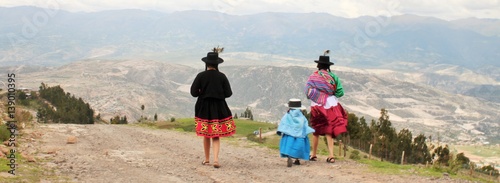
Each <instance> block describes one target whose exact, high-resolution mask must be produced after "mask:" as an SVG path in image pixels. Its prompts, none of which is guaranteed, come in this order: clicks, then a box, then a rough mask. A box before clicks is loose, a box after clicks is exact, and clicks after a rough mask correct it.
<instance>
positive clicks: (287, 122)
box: [277, 109, 314, 138]
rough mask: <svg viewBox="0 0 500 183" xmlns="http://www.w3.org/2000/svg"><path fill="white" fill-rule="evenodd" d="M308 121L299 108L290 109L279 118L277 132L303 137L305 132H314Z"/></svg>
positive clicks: (305, 134)
mask: <svg viewBox="0 0 500 183" xmlns="http://www.w3.org/2000/svg"><path fill="white" fill-rule="evenodd" d="M308 123H309V122H308V121H307V119H306V117H305V116H304V114H302V111H300V110H299V109H290V110H289V111H288V112H287V113H286V114H285V115H284V116H283V117H282V118H281V121H280V124H279V125H278V130H277V134H278V135H280V134H281V133H284V134H287V135H290V136H292V137H297V138H305V137H306V136H307V134H309V133H313V132H314V129H312V128H311V127H309V124H308Z"/></svg>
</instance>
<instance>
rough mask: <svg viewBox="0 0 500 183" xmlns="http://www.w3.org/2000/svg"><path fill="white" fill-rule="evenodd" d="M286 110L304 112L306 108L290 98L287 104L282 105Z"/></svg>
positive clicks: (298, 100)
mask: <svg viewBox="0 0 500 183" xmlns="http://www.w3.org/2000/svg"><path fill="white" fill-rule="evenodd" d="M284 105H285V106H287V107H288V108H292V109H301V110H305V109H306V107H305V106H303V105H302V102H301V101H300V99H298V98H292V99H290V100H288V103H286V104H284Z"/></svg>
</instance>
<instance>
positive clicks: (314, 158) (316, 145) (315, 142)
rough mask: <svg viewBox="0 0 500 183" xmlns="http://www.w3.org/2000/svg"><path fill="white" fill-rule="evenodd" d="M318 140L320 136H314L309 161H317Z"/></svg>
mask: <svg viewBox="0 0 500 183" xmlns="http://www.w3.org/2000/svg"><path fill="white" fill-rule="evenodd" d="M318 140H319V135H313V144H312V146H313V147H312V154H311V157H310V158H309V160H311V161H316V152H317V151H318Z"/></svg>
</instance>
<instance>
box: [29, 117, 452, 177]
mask: <svg viewBox="0 0 500 183" xmlns="http://www.w3.org/2000/svg"><path fill="white" fill-rule="evenodd" d="M30 133H40V134H41V136H40V138H38V139H35V140H34V142H32V143H33V144H32V145H33V146H34V147H35V148H34V149H33V150H32V152H33V153H35V157H36V158H37V159H38V160H42V159H45V160H47V162H44V163H43V166H46V167H50V168H53V169H56V174H58V175H60V176H65V177H68V178H69V180H70V181H74V182H162V183H164V182H308V183H314V182H322V183H323V182H336V183H343V182H350V183H352V182H374V183H377V182H380V183H387V182H454V181H453V180H450V179H449V178H446V177H445V178H439V179H435V178H428V177H419V176H408V175H405V176H396V175H390V176H388V175H378V174H376V173H373V172H369V171H368V170H367V167H365V165H363V164H359V163H357V162H354V161H351V160H342V161H337V162H336V163H334V164H328V163H326V162H325V161H324V159H325V158H326V157H319V161H316V162H303V163H302V165H294V166H293V167H290V168H288V167H286V160H285V159H283V158H280V157H279V154H278V151H277V150H272V149H268V148H263V147H258V146H256V145H255V144H253V143H251V142H248V141H246V140H244V139H235V138H232V139H230V138H223V139H222V141H221V154H220V164H221V165H222V167H221V168H219V169H215V168H213V166H208V165H201V162H202V160H203V159H204V155H203V147H202V139H201V137H196V136H195V135H194V133H187V132H178V131H171V130H159V129H151V128H146V127H138V126H131V125H67V124H50V125H38V126H37V127H36V128H35V129H34V130H33V131H31V132H30ZM69 136H76V138H77V142H76V143H75V144H67V143H66V142H67V138H68V137H69ZM40 162H42V161H40Z"/></svg>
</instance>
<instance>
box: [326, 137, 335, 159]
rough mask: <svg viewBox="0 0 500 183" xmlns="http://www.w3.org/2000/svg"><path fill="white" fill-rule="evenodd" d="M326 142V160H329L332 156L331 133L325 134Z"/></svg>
mask: <svg viewBox="0 0 500 183" xmlns="http://www.w3.org/2000/svg"><path fill="white" fill-rule="evenodd" d="M325 136H326V142H327V146H328V160H327V161H328V162H330V159H332V158H334V155H333V137H332V135H331V134H326V135H325ZM334 161H335V159H334V160H333V162H334Z"/></svg>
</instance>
